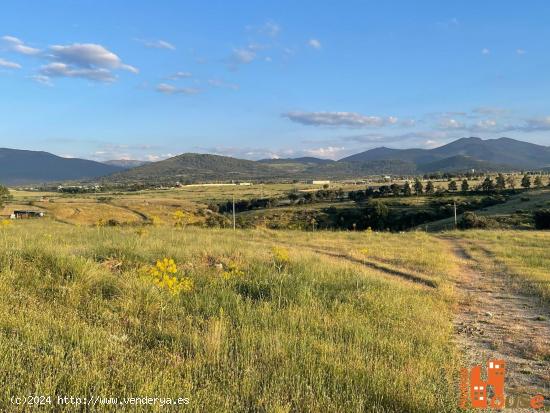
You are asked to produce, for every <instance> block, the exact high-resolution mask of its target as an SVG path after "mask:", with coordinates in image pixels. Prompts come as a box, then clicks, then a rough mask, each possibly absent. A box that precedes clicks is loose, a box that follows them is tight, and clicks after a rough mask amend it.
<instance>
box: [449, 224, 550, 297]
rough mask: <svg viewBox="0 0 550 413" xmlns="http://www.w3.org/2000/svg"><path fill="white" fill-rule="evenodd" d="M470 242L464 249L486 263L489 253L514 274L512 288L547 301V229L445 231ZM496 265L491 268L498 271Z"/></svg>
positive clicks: (549, 280)
mask: <svg viewBox="0 0 550 413" xmlns="http://www.w3.org/2000/svg"><path fill="white" fill-rule="evenodd" d="M449 235H452V236H457V237H460V238H463V239H466V240H468V241H469V242H470V244H469V248H468V252H469V253H471V254H473V255H475V256H476V257H478V261H479V262H481V263H486V264H487V265H488V262H489V261H490V260H487V259H486V258H485V257H484V254H487V253H489V254H491V255H493V256H494V258H495V259H496V260H497V262H499V263H500V264H501V266H503V267H504V270H505V272H506V273H508V274H512V275H513V276H515V281H516V285H512V286H511V287H515V288H518V289H521V290H522V291H525V290H526V289H527V290H528V291H532V292H533V293H534V294H537V295H538V296H539V297H540V298H541V299H542V300H543V301H546V303H547V304H548V303H550V273H549V272H548V268H550V255H549V254H548V249H549V248H550V232H544V231H509V230H507V231H464V232H460V233H454V234H449ZM502 270H503V268H496V269H493V270H492V271H502Z"/></svg>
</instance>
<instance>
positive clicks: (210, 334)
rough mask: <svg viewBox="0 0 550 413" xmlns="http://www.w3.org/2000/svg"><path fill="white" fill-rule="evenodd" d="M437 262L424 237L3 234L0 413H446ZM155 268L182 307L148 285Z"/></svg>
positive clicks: (450, 368) (443, 264)
mask: <svg viewBox="0 0 550 413" xmlns="http://www.w3.org/2000/svg"><path fill="white" fill-rule="evenodd" d="M446 248H447V247H446V246H445V244H444V243H440V242H439V241H438V240H437V239H435V238H432V237H431V236H429V235H427V234H419V233H408V234H378V233H350V232H348V233H346V232H341V233H326V232H316V233H302V232H295V231H286V232H275V231H267V230H249V231H244V230H243V231H236V232H232V231H228V230H214V229H208V230H207V229H200V228H191V227H188V228H186V229H175V228H167V227H153V226H150V227H135V228H134V227H122V228H121V227H117V228H93V227H82V226H80V227H77V226H71V225H67V224H63V223H59V222H55V221H51V220H41V221H40V220H36V221H26V222H16V223H12V224H10V225H5V226H2V229H1V230H0V281H1V282H0V289H1V293H2V297H4V298H3V299H2V300H1V301H0V363H1V365H2V366H3V368H2V369H1V370H0V383H2V387H1V388H0V394H1V396H2V397H1V398H0V410H2V411H6V410H9V411H17V410H16V409H15V408H14V406H13V405H7V404H6V400H9V397H10V396H22V395H28V394H43V395H48V394H49V395H73V396H81V397H84V396H92V395H98V396H102V397H123V396H145V395H156V396H158V397H174V398H175V397H189V399H190V404H189V406H187V407H186V409H187V410H189V411H197V412H199V411H200V412H225V411H226V412H233V411H266V412H294V411H296V412H297V411H300V412H302V411H312V412H326V411H346V412H354V411H356V412H359V411H367V410H370V411H379V412H393V411H394V412H403V411H407V412H415V411H418V412H420V411H422V412H446V411H455V410H456V406H457V403H456V397H457V392H456V380H457V379H458V374H457V368H458V366H459V359H458V356H457V353H456V350H455V348H454V345H453V343H452V339H451V338H452V317H453V316H452V310H453V306H454V296H453V292H452V288H451V287H450V280H451V279H452V277H454V276H455V275H456V274H455V271H456V266H455V264H454V261H453V259H452V256H451V255H450V254H449V253H448V251H447V249H446ZM329 249H330V251H329ZM163 258H172V259H174V261H175V264H176V265H177V272H176V277H178V278H179V279H180V280H181V281H182V282H183V281H184V282H185V283H186V284H185V288H183V289H182V291H180V292H179V293H178V294H172V293H171V292H174V291H176V290H177V289H176V290H174V289H173V288H172V287H173V286H172V287H170V286H169V283H166V284H162V283H160V284H159V283H158V282H157V283H156V284H155V282H154V279H155V276H154V275H152V273H151V272H150V271H149V270H150V269H151V267H152V266H154V265H155V262H156V261H157V260H162V259H163ZM161 266H162V265H161ZM395 268H399V269H400V271H401V272H406V273H413V274H416V275H418V276H419V277H425V278H426V279H429V280H433V281H434V283H433V284H430V285H431V286H428V285H426V284H424V283H422V282H415V281H413V280H411V279H406V278H403V276H402V275H403V274H401V275H399V274H398V273H396V272H392V269H395ZM161 272H162V271H161ZM171 275H172V272H168V273H167V276H169V277H170V276H171ZM191 282H192V286H191V284H190V283H191ZM189 289H190V291H187V290H189ZM176 292H177V291H176ZM67 410H70V409H69V408H67ZM19 411H25V410H24V409H23V408H21V409H20V410H19ZM159 411H160V407H159Z"/></svg>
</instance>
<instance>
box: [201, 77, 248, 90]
mask: <svg viewBox="0 0 550 413" xmlns="http://www.w3.org/2000/svg"><path fill="white" fill-rule="evenodd" d="M208 84H209V85H210V86H213V87H218V88H224V89H232V90H239V87H240V86H239V85H238V84H236V83H229V82H225V81H223V80H221V79H209V80H208Z"/></svg>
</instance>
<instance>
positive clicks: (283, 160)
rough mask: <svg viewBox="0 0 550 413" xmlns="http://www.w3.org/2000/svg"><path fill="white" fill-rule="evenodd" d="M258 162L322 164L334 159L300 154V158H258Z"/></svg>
mask: <svg viewBox="0 0 550 413" xmlns="http://www.w3.org/2000/svg"><path fill="white" fill-rule="evenodd" d="M258 162H260V163H269V164H289V163H300V164H314V165H324V164H327V163H333V162H336V161H333V160H332V159H321V158H314V157H313V156H302V157H301V158H276V159H260V160H259V161H258Z"/></svg>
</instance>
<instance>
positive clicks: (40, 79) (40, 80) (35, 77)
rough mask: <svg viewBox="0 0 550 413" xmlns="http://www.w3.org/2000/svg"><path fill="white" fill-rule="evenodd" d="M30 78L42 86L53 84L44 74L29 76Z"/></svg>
mask: <svg viewBox="0 0 550 413" xmlns="http://www.w3.org/2000/svg"><path fill="white" fill-rule="evenodd" d="M30 78H31V79H32V80H34V81H35V82H36V83H40V84H41V85H44V86H53V83H52V81H51V80H50V78H49V77H48V76H44V75H33V76H31V77H30Z"/></svg>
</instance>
